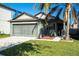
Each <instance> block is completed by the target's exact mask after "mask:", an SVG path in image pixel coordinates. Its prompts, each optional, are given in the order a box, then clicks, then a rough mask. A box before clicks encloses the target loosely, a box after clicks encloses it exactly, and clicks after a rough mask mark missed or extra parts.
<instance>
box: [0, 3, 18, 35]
mask: <svg viewBox="0 0 79 59" xmlns="http://www.w3.org/2000/svg"><path fill="white" fill-rule="evenodd" d="M16 12H17V11H16V10H14V9H12V8H9V7H7V6H5V5H3V4H0V34H10V22H8V21H9V20H11V19H12V18H13V16H14V14H16Z"/></svg>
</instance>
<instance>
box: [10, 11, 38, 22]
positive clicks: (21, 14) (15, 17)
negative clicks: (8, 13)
mask: <svg viewBox="0 0 79 59" xmlns="http://www.w3.org/2000/svg"><path fill="white" fill-rule="evenodd" d="M23 14H26V15H28V16H30V17H32V18H35V19H38V18H37V17H35V16H32V15H30V14H28V13H26V12H23V13H21V14H20V15H18V16H16V17H15V18H13V19H12V20H10V21H28V20H26V19H23V20H15V19H17V18H19V17H20V16H22V15H23ZM29 21H32V20H29Z"/></svg>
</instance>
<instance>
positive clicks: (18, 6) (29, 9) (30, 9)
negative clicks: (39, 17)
mask: <svg viewBox="0 0 79 59" xmlns="http://www.w3.org/2000/svg"><path fill="white" fill-rule="evenodd" d="M34 4H35V3H3V5H6V6H8V7H11V8H13V9H15V10H18V11H21V12H26V13H28V14H31V15H35V14H37V13H39V12H40V10H39V9H38V6H39V4H37V6H36V7H37V8H36V9H34ZM52 7H53V6H52ZM74 7H75V9H76V11H77V13H78V12H79V6H75V4H74ZM59 8H63V5H61V6H60V7H59ZM56 14H57V12H55V13H54V14H53V16H55V15H56ZM60 18H61V19H63V17H62V14H61V15H60Z"/></svg>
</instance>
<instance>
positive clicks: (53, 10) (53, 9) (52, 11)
mask: <svg viewBox="0 0 79 59" xmlns="http://www.w3.org/2000/svg"><path fill="white" fill-rule="evenodd" d="M58 7H59V6H58V5H57V6H55V7H54V8H52V9H51V11H50V12H49V14H53V13H54V12H55V11H56V10H57V8H58Z"/></svg>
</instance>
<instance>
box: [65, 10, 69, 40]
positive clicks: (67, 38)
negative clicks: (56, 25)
mask: <svg viewBox="0 0 79 59" xmlns="http://www.w3.org/2000/svg"><path fill="white" fill-rule="evenodd" d="M67 16H68V17H67V28H66V30H67V33H66V40H69V11H68V14H67Z"/></svg>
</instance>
